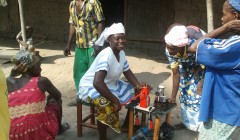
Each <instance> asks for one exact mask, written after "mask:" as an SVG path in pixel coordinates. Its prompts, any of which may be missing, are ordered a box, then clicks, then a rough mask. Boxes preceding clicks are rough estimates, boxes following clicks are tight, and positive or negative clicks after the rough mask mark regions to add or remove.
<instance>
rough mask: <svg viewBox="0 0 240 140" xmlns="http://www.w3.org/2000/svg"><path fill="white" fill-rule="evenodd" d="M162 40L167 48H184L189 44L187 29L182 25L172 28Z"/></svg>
mask: <svg viewBox="0 0 240 140" xmlns="http://www.w3.org/2000/svg"><path fill="white" fill-rule="evenodd" d="M164 39H165V42H166V43H167V44H168V45H169V46H176V47H184V46H186V45H187V44H189V38H188V35H187V29H186V27H185V26H183V25H176V26H174V27H173V28H172V29H171V30H170V31H169V32H168V34H166V35H165V37H164Z"/></svg>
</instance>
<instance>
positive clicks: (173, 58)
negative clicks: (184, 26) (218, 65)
mask: <svg viewBox="0 0 240 140" xmlns="http://www.w3.org/2000/svg"><path fill="white" fill-rule="evenodd" d="M192 42H193V40H192ZM190 45H191V44H190ZM190 45H189V46H190ZM189 46H185V48H184V49H185V50H184V54H183V56H182V55H181V54H180V53H178V54H177V55H170V54H169V52H168V50H167V48H166V50H165V53H166V56H167V58H168V60H169V63H170V67H171V69H174V68H176V67H179V74H180V84H179V89H178V93H179V94H180V95H179V100H180V108H181V116H182V119H183V123H184V124H185V125H186V127H187V128H188V129H190V130H193V131H197V129H198V127H199V125H200V124H199V122H198V115H199V107H200V102H201V94H197V92H196V91H197V88H198V85H199V81H200V80H202V79H203V77H204V66H203V65H198V64H197V63H196V62H195V58H196V57H195V54H191V53H189V52H187V48H188V47H189Z"/></svg>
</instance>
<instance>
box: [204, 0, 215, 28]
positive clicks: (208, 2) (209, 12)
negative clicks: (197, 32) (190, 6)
mask: <svg viewBox="0 0 240 140" xmlns="http://www.w3.org/2000/svg"><path fill="white" fill-rule="evenodd" d="M206 7H207V32H210V31H212V30H213V29H214V25H213V7H212V0H206Z"/></svg>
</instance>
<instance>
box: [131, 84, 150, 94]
mask: <svg viewBox="0 0 240 140" xmlns="http://www.w3.org/2000/svg"><path fill="white" fill-rule="evenodd" d="M143 87H148V88H149V89H152V87H151V86H150V85H148V84H147V83H145V82H142V83H141V84H139V85H137V86H135V92H136V93H139V92H140V91H141V89H142V88H143Z"/></svg>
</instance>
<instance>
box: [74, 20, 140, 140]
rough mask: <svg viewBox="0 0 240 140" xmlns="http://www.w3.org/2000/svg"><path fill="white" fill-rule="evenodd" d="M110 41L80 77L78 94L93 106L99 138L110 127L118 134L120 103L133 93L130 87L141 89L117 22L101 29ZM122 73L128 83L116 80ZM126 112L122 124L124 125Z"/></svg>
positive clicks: (103, 137)
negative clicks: (127, 57)
mask: <svg viewBox="0 0 240 140" xmlns="http://www.w3.org/2000/svg"><path fill="white" fill-rule="evenodd" d="M104 38H105V40H107V41H108V42H109V44H110V46H109V47H107V48H105V49H104V50H102V51H101V52H100V53H99V54H98V55H97V57H96V58H95V60H94V62H93V63H92V65H91V67H90V68H89V69H88V71H87V72H86V73H85V75H84V76H83V77H82V79H81V80H80V84H79V91H78V96H79V98H80V99H82V100H84V101H90V102H92V103H93V104H94V105H95V106H96V107H97V120H98V121H97V125H98V132H99V139H100V140H105V139H106V135H107V133H106V130H107V128H108V126H110V127H111V128H112V129H113V130H114V131H116V132H118V133H120V132H121V131H120V130H121V127H120V123H119V111H120V110H121V104H123V103H125V102H126V101H128V100H129V99H130V98H132V97H133V96H134V93H135V91H134V87H138V88H141V86H140V84H139V82H138V80H137V78H136V77H135V76H134V74H133V73H132V71H131V69H130V68H129V65H128V62H127V60H126V57H125V53H124V51H123V49H124V48H125V45H126V38H125V29H124V27H123V25H122V24H121V23H117V24H113V25H112V26H110V27H109V28H108V29H107V30H106V31H105V32H104ZM122 73H123V74H124V76H125V77H126V79H127V80H128V81H129V82H130V83H127V82H125V81H122V80H120V76H121V74H122ZM127 117H128V113H127V116H126V119H125V122H124V124H123V126H124V125H127V124H128V122H127V121H128V118H127Z"/></svg>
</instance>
